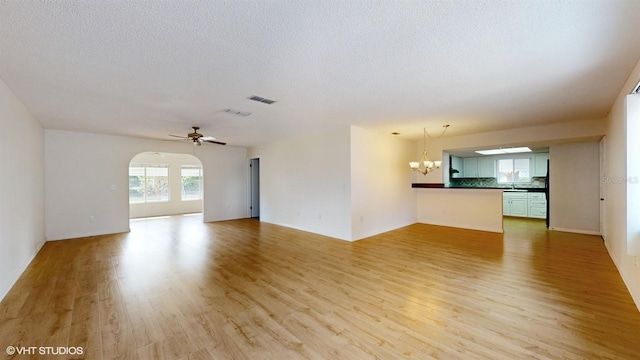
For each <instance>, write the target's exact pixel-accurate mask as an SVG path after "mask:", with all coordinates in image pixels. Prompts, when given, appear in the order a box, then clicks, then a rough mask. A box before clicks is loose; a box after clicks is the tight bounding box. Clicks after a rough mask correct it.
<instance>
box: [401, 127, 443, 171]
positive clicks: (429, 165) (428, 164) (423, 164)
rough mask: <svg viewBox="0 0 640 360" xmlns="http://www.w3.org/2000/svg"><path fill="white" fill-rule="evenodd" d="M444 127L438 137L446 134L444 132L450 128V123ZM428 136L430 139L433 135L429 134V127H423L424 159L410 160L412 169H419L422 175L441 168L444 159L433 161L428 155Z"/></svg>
mask: <svg viewBox="0 0 640 360" xmlns="http://www.w3.org/2000/svg"><path fill="white" fill-rule="evenodd" d="M442 127H443V128H444V130H442V134H440V136H438V138H440V137H442V135H444V133H445V132H446V131H447V129H448V128H449V125H442ZM427 136H428V137H429V139H432V137H431V136H429V134H428V133H427V128H423V129H422V149H423V150H422V159H420V161H411V162H409V166H410V167H411V170H413V171H417V172H419V173H421V174H422V175H427V174H428V173H430V172H432V171H433V170H435V169H439V168H440V165H442V161H439V160H436V161H431V160H429V158H428V157H427Z"/></svg>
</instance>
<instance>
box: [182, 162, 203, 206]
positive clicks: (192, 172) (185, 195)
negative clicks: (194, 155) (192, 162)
mask: <svg viewBox="0 0 640 360" xmlns="http://www.w3.org/2000/svg"><path fill="white" fill-rule="evenodd" d="M180 175H181V178H182V180H181V182H182V201H188V200H201V199H202V169H201V168H199V167H197V166H187V165H183V166H182V169H181V174H180Z"/></svg>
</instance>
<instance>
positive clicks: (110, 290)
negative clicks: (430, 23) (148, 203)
mask: <svg viewBox="0 0 640 360" xmlns="http://www.w3.org/2000/svg"><path fill="white" fill-rule="evenodd" d="M638 334H640V312H638V309H637V308H636V306H635V304H634V303H633V301H632V299H631V297H630V295H629V293H628V291H627V289H626V287H625V285H624V283H623V282H622V279H621V278H620V275H619V274H618V272H617V270H616V268H615V266H614V264H613V262H612V261H611V259H610V258H609V255H608V253H607V251H606V249H605V247H604V245H603V243H602V241H601V239H600V238H598V237H595V236H588V235H580V234H568V233H560V232H554V231H547V230H546V229H545V227H544V222H541V221H536V220H532V221H531V220H517V219H506V220H505V233H504V234H494V233H487V232H480V231H470V230H462V229H452V228H446V227H438V226H429V225H422V224H416V225H412V226H408V227H404V228H401V229H397V230H394V231H391V232H388V233H384V234H381V235H378V236H374V237H371V238H368V239H364V240H361V241H358V242H355V243H349V242H344V241H339V240H335V239H331V238H327V237H323V236H319V235H315V234H310V233H306V232H302V231H297V230H292V229H288V228H283V227H279V226H275V225H270V224H265V223H261V222H259V221H257V220H255V219H244V220H234V221H223V222H217V223H202V221H201V217H198V216H190V217H181V216H176V217H169V218H164V219H145V220H137V221H132V223H131V232H130V233H125V234H115V235H106V236H93V237H88V238H82V239H73V240H68V241H57V242H52V243H46V244H45V246H44V247H43V248H42V250H41V251H40V253H39V254H38V255H37V256H36V258H35V259H34V261H33V262H32V264H31V265H30V266H29V267H28V268H27V270H26V271H25V272H24V274H23V275H22V276H21V278H20V279H19V280H18V282H17V283H16V285H15V286H14V288H13V289H12V290H11V291H10V292H9V294H7V296H6V297H5V299H4V300H3V302H2V303H0V347H3V348H6V347H7V346H80V347H82V348H83V350H84V354H83V355H82V356H71V357H70V358H74V359H75V358H84V359H281V358H286V359H367V358H372V359H375V358H384V359H387V358H407V359H525V358H529V359H596V358H597V359H635V358H637V354H639V353H640V336H638ZM0 350H1V349H0Z"/></svg>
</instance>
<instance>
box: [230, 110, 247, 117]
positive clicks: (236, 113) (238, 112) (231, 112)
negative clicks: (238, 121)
mask: <svg viewBox="0 0 640 360" xmlns="http://www.w3.org/2000/svg"><path fill="white" fill-rule="evenodd" d="M225 111H226V112H228V113H229V114H234V115H240V116H249V115H251V113H250V112H248V111H240V110H236V109H227V110H225Z"/></svg>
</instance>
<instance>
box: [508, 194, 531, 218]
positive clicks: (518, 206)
mask: <svg viewBox="0 0 640 360" xmlns="http://www.w3.org/2000/svg"><path fill="white" fill-rule="evenodd" d="M502 214H503V215H508V216H522V217H527V216H528V200H527V193H526V192H504V193H502Z"/></svg>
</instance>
